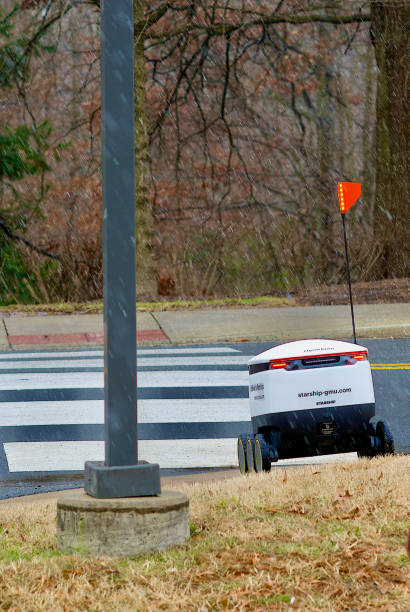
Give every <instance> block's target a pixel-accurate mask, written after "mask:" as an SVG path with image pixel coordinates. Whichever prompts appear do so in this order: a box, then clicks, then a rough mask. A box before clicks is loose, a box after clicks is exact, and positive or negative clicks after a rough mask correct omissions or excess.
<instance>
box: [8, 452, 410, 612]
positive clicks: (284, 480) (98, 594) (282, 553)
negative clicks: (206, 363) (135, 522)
mask: <svg viewBox="0 0 410 612" xmlns="http://www.w3.org/2000/svg"><path fill="white" fill-rule="evenodd" d="M409 473H410V458H409V457H408V456H397V457H388V458H378V459H375V460H373V461H371V462H370V461H368V460H360V461H359V462H357V463H353V464H351V463H349V464H339V465H328V466H324V465H321V466H320V467H317V466H307V467H305V468H301V469H287V470H284V469H274V470H272V472H271V473H270V474H266V475H262V476H257V475H252V476H250V477H247V478H245V477H238V478H235V479H232V480H228V481H219V482H213V483H205V484H204V483H202V484H196V485H191V486H189V485H179V486H178V489H179V490H183V491H184V492H185V493H187V494H188V496H189V498H190V516H191V531H192V537H191V540H190V541H189V543H188V544H187V545H186V546H184V547H181V548H178V549H174V550H171V551H168V552H164V553H160V554H157V555H151V556H146V557H143V558H140V559H133V560H132V559H131V560H130V559H128V560H110V559H103V558H100V559H92V560H90V559H86V558H84V557H83V558H82V557H78V558H75V557H72V556H65V555H63V554H61V553H60V552H59V551H58V550H56V546H55V506H53V505H48V506H45V505H40V504H33V505H28V504H27V503H26V504H24V505H21V506H18V505H12V506H10V505H9V504H7V503H4V504H1V503H0V525H1V528H0V608H1V609H12V610H31V611H37V610H38V611H40V610H41V611H45V610H52V609H55V610H57V609H58V610H96V611H97V610H107V611H108V610H154V609H155V610H156V609H161V610H211V609H214V610H220V609H224V608H227V609H238V610H252V611H254V610H282V609H283V610H285V609H288V608H290V607H291V609H292V610H304V611H305V610H329V611H330V610H332V611H334V610H353V609H354V610H363V611H366V612H367V611H368V610H370V609H378V610H391V611H395V612H399V611H403V612H404V611H405V610H408V602H409V601H410V585H409V581H408V559H407V554H406V551H405V541H406V533H407V530H408V527H409V506H408V501H409V500H408V491H409V484H410V483H409Z"/></svg>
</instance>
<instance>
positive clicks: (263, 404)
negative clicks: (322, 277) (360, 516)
mask: <svg viewBox="0 0 410 612" xmlns="http://www.w3.org/2000/svg"><path fill="white" fill-rule="evenodd" d="M360 194H361V185H360V183H339V184H338V197H339V204H340V212H341V214H342V220H343V232H344V243H345V251H346V266H347V278H348V283H349V295H350V307H351V315H352V325H353V338H354V344H353V343H350V342H341V341H339V340H326V339H325V340H323V339H312V340H298V341H295V342H288V343H286V344H281V345H279V346H275V347H273V348H271V349H269V350H267V351H264V352H263V353H261V354H260V355H256V357H253V358H252V359H251V360H250V361H249V364H248V368H249V404H250V413H251V421H252V430H253V433H252V434H250V435H247V436H245V435H241V436H239V437H238V442H237V444H238V462H239V469H240V471H241V472H242V473H246V472H250V471H253V470H255V471H257V472H261V471H263V470H265V471H269V470H270V469H271V464H272V462H275V461H278V459H288V458H291V457H308V456H315V455H329V454H333V453H346V452H354V451H356V452H357V453H358V455H359V456H362V457H374V456H375V455H378V454H390V453H394V441H393V436H392V434H391V431H390V428H389V426H388V424H387V423H386V421H383V420H379V421H378V422H377V423H375V422H374V417H375V397H374V388H373V379H372V373H371V369H370V363H369V359H368V353H367V348H366V347H364V346H360V345H358V344H357V343H356V329H355V324H354V313H353V301H352V291H351V282H350V269H349V258H348V250H347V239H346V227H345V213H346V212H347V211H348V210H349V208H350V207H351V206H352V205H353V204H354V203H355V202H356V200H357V199H358V198H359V197H360Z"/></svg>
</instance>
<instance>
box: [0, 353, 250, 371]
mask: <svg viewBox="0 0 410 612" xmlns="http://www.w3.org/2000/svg"><path fill="white" fill-rule="evenodd" d="M251 358H252V355H226V356H221V355H217V356H210V355H208V356H203V355H194V356H192V357H148V358H147V357H142V358H139V359H138V360H137V365H138V366H139V367H150V366H185V365H196V366H199V365H246V364H247V363H248V361H249V359H251ZM102 367H104V360H103V359H102V358H100V359H77V360H76V359H74V358H73V359H62V360H59V361H55V360H53V359H51V358H50V359H42V360H36V361H15V360H14V361H5V362H0V369H2V370H18V369H22V368H24V369H28V368H30V369H31V370H33V371H35V370H36V369H43V368H52V369H55V370H58V369H60V368H84V369H87V368H102Z"/></svg>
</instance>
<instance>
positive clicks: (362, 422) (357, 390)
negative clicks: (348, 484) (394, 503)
mask: <svg viewBox="0 0 410 612" xmlns="http://www.w3.org/2000/svg"><path fill="white" fill-rule="evenodd" d="M248 368H249V404H250V413H251V421H252V430H253V434H251V435H248V436H245V435H242V436H239V438H238V461H239V468H240V471H241V472H242V473H245V472H248V471H253V470H256V471H257V472H261V471H263V470H265V471H269V470H270V468H271V463H272V462H274V461H278V459H288V458H290V457H308V456H315V455H329V454H333V453H348V452H354V451H356V452H357V453H358V454H359V456H366V457H373V456H375V455H377V454H387V453H393V452H394V443H393V437H392V434H391V432H390V429H389V426H388V424H387V423H386V422H385V421H383V420H380V421H378V422H377V424H374V422H373V421H372V419H373V418H374V416H375V397H374V389H373V379H372V373H371V370H370V362H369V360H368V354H367V349H366V347H364V346H360V345H357V344H352V343H350V342H341V341H338V340H323V339H322V340H319V339H317V340H316V339H314V340H298V341H296V342H288V343H286V344H281V345H279V346H275V347H274V348H271V349H269V350H267V351H264V352H263V353H260V354H259V355H256V357H253V358H252V359H251V360H250V361H249V364H248Z"/></svg>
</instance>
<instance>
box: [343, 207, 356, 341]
mask: <svg viewBox="0 0 410 612" xmlns="http://www.w3.org/2000/svg"><path fill="white" fill-rule="evenodd" d="M342 221H343V236H344V239H345V253H346V270H347V282H348V284H349V297H350V311H351V313H352V326H353V341H354V343H355V344H357V342H356V327H355V324H354V311H353V297H352V283H351V280H350V265H349V253H348V249H347V236H346V223H345V214H344V213H342Z"/></svg>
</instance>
